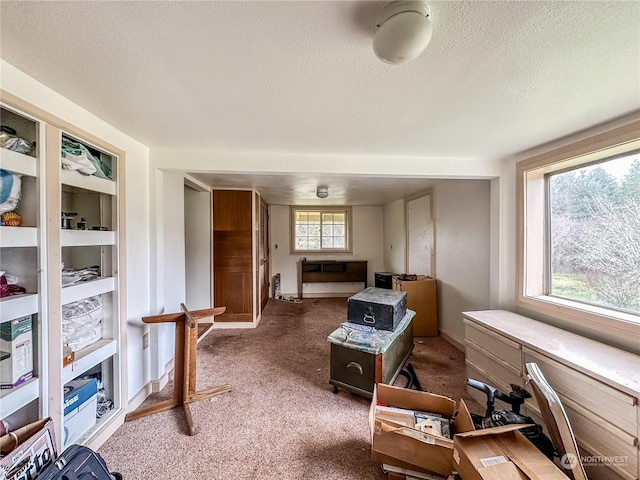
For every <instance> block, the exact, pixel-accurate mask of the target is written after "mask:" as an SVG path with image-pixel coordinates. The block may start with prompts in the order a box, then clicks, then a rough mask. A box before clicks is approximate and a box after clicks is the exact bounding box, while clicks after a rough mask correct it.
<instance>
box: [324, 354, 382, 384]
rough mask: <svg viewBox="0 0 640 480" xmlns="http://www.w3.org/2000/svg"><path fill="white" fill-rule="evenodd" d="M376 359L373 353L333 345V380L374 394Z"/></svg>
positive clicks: (331, 373)
mask: <svg viewBox="0 0 640 480" xmlns="http://www.w3.org/2000/svg"><path fill="white" fill-rule="evenodd" d="M376 357H377V355H374V354H373V353H368V352H363V351H360V350H355V349H352V348H346V347H342V346H340V345H334V344H332V345H331V372H330V375H331V380H336V381H338V382H341V383H345V384H347V385H351V386H352V387H355V388H358V389H361V390H364V391H367V392H371V393H373V386H374V385H375V382H376Z"/></svg>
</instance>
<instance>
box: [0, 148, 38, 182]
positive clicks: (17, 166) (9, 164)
mask: <svg viewBox="0 0 640 480" xmlns="http://www.w3.org/2000/svg"><path fill="white" fill-rule="evenodd" d="M0 168H3V169H4V170H10V171H12V172H14V173H20V174H22V175H27V176H29V177H35V176H36V175H37V172H38V168H37V163H36V159H35V158H34V157H30V156H29V155H25V154H24V153H18V152H14V151H13V150H8V149H6V148H0Z"/></svg>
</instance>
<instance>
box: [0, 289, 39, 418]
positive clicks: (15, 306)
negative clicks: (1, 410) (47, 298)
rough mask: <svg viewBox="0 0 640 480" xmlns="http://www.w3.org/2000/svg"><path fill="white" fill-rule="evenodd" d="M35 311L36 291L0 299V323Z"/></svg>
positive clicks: (36, 308)
mask: <svg viewBox="0 0 640 480" xmlns="http://www.w3.org/2000/svg"><path fill="white" fill-rule="evenodd" d="M36 313H38V294H37V293H25V294H24V295H12V296H10V297H5V298H3V299H2V300H0V323H4V322H8V321H10V320H13V319H15V318H20V317H24V316H26V315H34V314H36ZM0 418H1V417H0Z"/></svg>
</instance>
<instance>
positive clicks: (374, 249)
mask: <svg viewBox="0 0 640 480" xmlns="http://www.w3.org/2000/svg"><path fill="white" fill-rule="evenodd" d="M269 208H270V216H269V222H270V228H271V232H270V249H271V274H272V275H275V274H276V273H280V275H281V285H280V290H281V292H282V294H283V295H296V294H297V290H298V261H299V260H300V258H301V257H303V256H304V257H306V258H308V259H313V258H315V259H322V260H367V261H368V264H367V276H368V285H369V286H373V284H374V276H375V272H379V271H382V270H383V269H384V262H383V259H382V257H383V252H382V250H383V247H382V243H383V241H382V237H383V229H382V216H383V215H382V211H383V209H382V207H380V206H354V207H353V208H352V219H353V220H352V221H353V253H352V254H349V255H345V254H337V255H336V254H334V255H327V254H310V253H309V254H305V255H300V254H295V255H291V254H290V253H289V238H290V236H289V220H290V214H289V206H287V205H271V206H270V207H269ZM303 288H304V293H305V294H307V293H309V294H348V293H354V292H357V291H359V290H361V289H362V284H361V283H349V282H345V283H314V284H305V285H304V287H303Z"/></svg>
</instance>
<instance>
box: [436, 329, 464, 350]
mask: <svg viewBox="0 0 640 480" xmlns="http://www.w3.org/2000/svg"><path fill="white" fill-rule="evenodd" d="M440 336H441V337H442V338H444V339H445V340H446V341H447V342H449V343H450V344H451V345H453V346H454V347H456V348H457V349H458V350H460V351H461V352H464V351H465V348H464V343H461V342H459V341H458V340H457V339H456V338H455V337H453V336H452V335H451V334H449V333H447V332H445V331H442V330H440Z"/></svg>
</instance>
